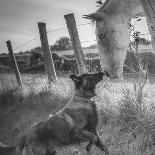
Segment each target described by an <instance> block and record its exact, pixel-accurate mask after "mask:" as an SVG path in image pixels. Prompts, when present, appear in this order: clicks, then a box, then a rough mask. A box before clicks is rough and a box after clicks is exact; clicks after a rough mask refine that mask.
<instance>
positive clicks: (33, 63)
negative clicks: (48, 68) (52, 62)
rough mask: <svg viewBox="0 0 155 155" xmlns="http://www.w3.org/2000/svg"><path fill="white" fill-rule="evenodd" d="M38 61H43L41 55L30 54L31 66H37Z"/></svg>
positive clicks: (37, 53) (36, 53)
mask: <svg viewBox="0 0 155 155" xmlns="http://www.w3.org/2000/svg"><path fill="white" fill-rule="evenodd" d="M39 60H42V61H43V55H42V53H39V52H35V51H33V52H32V55H31V57H30V65H31V66H37V65H38V62H39Z"/></svg>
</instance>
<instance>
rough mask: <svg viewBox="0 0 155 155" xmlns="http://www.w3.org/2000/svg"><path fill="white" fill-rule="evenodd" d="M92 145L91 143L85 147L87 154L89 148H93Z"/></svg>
mask: <svg viewBox="0 0 155 155" xmlns="http://www.w3.org/2000/svg"><path fill="white" fill-rule="evenodd" d="M93 144H94V143H92V142H89V144H88V145H87V146H86V151H87V152H89V151H90V150H91V148H92V147H93Z"/></svg>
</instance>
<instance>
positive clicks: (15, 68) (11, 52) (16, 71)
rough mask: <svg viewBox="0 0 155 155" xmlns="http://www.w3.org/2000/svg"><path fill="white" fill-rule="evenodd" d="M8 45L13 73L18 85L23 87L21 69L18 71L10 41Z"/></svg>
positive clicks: (7, 42)
mask: <svg viewBox="0 0 155 155" xmlns="http://www.w3.org/2000/svg"><path fill="white" fill-rule="evenodd" d="M6 44H7V48H8V51H9V55H10V59H11V63H12V67H13V71H14V73H15V75H16V79H17V83H18V85H19V86H22V81H21V76H20V72H19V69H18V65H17V61H16V58H15V56H14V54H13V49H12V45H11V41H10V40H8V41H6Z"/></svg>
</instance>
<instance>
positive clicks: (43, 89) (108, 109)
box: [0, 74, 155, 155]
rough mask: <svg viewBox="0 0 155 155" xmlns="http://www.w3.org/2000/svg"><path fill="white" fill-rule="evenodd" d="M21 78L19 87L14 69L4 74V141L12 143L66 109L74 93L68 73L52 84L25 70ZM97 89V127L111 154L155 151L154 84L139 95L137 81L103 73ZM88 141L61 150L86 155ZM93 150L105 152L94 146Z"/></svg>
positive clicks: (0, 94)
mask: <svg viewBox="0 0 155 155" xmlns="http://www.w3.org/2000/svg"><path fill="white" fill-rule="evenodd" d="M22 81H23V87H22V88H18V87H17V84H16V80H15V77H14V75H13V74H1V75H0V124H1V125H0V141H2V142H4V143H5V144H9V145H12V144H16V142H17V139H18V137H19V136H20V135H21V134H22V133H23V132H24V131H26V130H27V129H28V128H30V127H31V126H32V125H33V124H34V123H37V122H40V121H42V120H44V119H45V118H47V117H48V116H49V115H50V114H55V113H56V112H57V111H59V110H60V109H62V108H63V107H64V106H65V105H66V103H67V102H68V101H69V100H70V98H71V96H72V93H73V83H72V81H71V80H70V79H69V78H68V77H65V78H58V83H57V84H56V85H52V86H50V87H49V86H48V84H47V79H46V78H45V76H44V75H40V74H38V75H30V74H29V75H27V74H26V75H22ZM96 92H97V97H94V101H95V102H96V104H97V106H98V111H99V118H100V122H99V126H98V132H99V135H100V137H101V139H102V141H103V142H105V143H106V145H107V147H108V149H109V152H110V155H153V154H155V151H154V149H155V147H154V143H155V105H154V103H155V85H154V84H147V85H146V86H145V88H144V90H143V91H142V92H141V95H140V97H141V98H139V96H138V85H136V89H135V87H134V85H133V83H126V82H125V83H122V82H119V83H118V82H112V81H109V80H108V79H104V80H103V81H102V82H101V83H99V84H98V86H97V88H96ZM85 145H86V144H82V145H80V146H71V147H65V148H62V149H60V150H58V154H59V155H62V154H66V155H67V154H68V155H69V154H78V155H85V154H86V151H85ZM91 154H92V155H100V154H103V153H102V152H101V151H100V150H99V149H97V148H96V147H93V149H92V151H91Z"/></svg>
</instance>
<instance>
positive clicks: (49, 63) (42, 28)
mask: <svg viewBox="0 0 155 155" xmlns="http://www.w3.org/2000/svg"><path fill="white" fill-rule="evenodd" d="M38 28H39V33H40V41H41V45H42V50H43V55H44V65H45V68H46V71H47V74H48V81H49V83H50V84H51V83H53V82H54V83H55V82H57V77H56V72H55V68H54V63H53V58H52V55H51V51H50V48H49V44H48V39H47V32H46V24H45V23H42V22H38Z"/></svg>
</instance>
